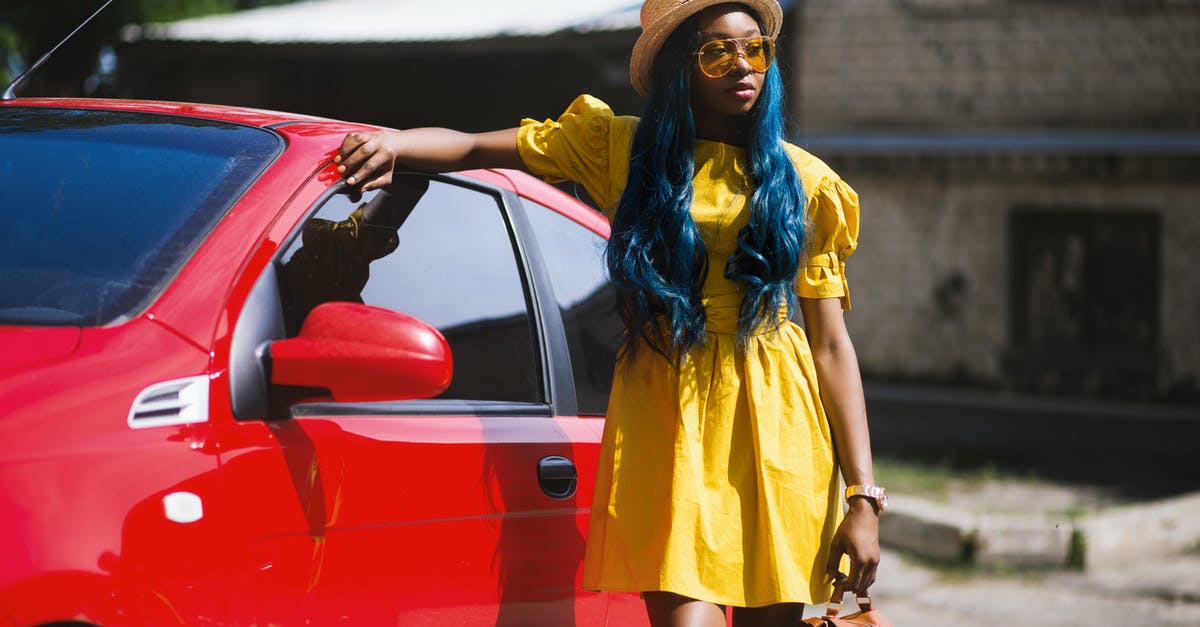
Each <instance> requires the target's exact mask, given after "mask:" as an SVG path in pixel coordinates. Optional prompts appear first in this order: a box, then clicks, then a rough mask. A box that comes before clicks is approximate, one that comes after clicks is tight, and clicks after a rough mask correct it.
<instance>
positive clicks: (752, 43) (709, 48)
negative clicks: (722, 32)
mask: <svg viewBox="0 0 1200 627" xmlns="http://www.w3.org/2000/svg"><path fill="white" fill-rule="evenodd" d="M738 57H744V58H745V59H746V62H747V63H749V64H750V69H752V70H754V71H755V72H758V73H760V74H761V73H763V72H766V71H767V68H769V67H771V63H773V62H774V61H775V40H774V39H771V38H770V37H767V36H765V35H758V36H755V37H731V38H729V39H714V40H712V41H707V42H704V45H702V46H700V49H699V50H698V51H696V64H697V65H699V66H700V71H701V72H703V73H704V75H705V76H707V77H709V78H721V77H722V76H725V75H726V74H728V73H729V72H730V71H731V70H733V66H734V65H736V64H737V60H738Z"/></svg>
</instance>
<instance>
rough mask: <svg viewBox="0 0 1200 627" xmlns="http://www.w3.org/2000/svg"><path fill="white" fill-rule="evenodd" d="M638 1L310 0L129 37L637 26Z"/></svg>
mask: <svg viewBox="0 0 1200 627" xmlns="http://www.w3.org/2000/svg"><path fill="white" fill-rule="evenodd" d="M641 4H642V3H641V2H640V1H638V0H434V1H429V0H425V1H421V2H418V1H417V0H309V1H307V2H297V3H295V4H286V5H279V6H269V7H262V8H258V9H251V10H247V11H241V12H238V13H230V14H226V15H214V16H210V17H202V18H195V19H189V20H182V21H179V22H171V23H166V24H145V25H140V26H139V25H131V26H127V27H126V28H125V30H124V32H123V33H122V36H123V38H124V39H125V40H126V41H139V40H149V41H211V42H230V43H232V42H239V43H262V44H284V43H315V44H335V43H387V42H415V41H467V40H474V39H493V38H500V37H537V36H542V35H549V34H551V33H556V32H561V31H576V32H592V31H606V30H625V29H635V28H638V27H639V12H640V8H641Z"/></svg>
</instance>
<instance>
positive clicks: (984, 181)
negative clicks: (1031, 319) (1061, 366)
mask: <svg viewBox="0 0 1200 627" xmlns="http://www.w3.org/2000/svg"><path fill="white" fill-rule="evenodd" d="M843 169H846V168H843ZM849 169H850V170H851V172H850V173H848V174H847V176H848V178H849V180H850V182H851V184H852V185H853V186H854V187H855V189H856V190H857V191H858V192H859V194H860V198H861V201H862V205H863V218H862V224H863V229H862V234H861V238H860V246H859V250H858V252H856V253H855V254H854V256H853V257H851V259H850V261H849V263H848V275H849V278H850V284H851V290H852V294H853V299H852V300H853V305H854V308H853V309H852V310H851V311H850V312H849V313H848V314H847V324H848V325H849V327H850V330H851V334H852V336H853V337H854V339H855V346H856V348H857V349H858V355H859V359H860V361H861V363H862V367H863V370H864V372H865V373H867V374H868V375H870V376H873V377H876V378H883V379H902V380H903V379H910V380H924V381H936V382H951V383H953V382H961V383H971V384H983V385H985V386H988V387H1013V386H1014V385H1015V382H1013V381H1010V376H1011V372H1009V371H1007V370H1006V369H1005V367H1004V356H1005V354H1006V353H1007V351H1008V350H1009V349H1010V348H1011V347H1012V341H1011V340H1012V338H1011V337H1010V335H1011V333H1010V323H1011V317H1012V316H1014V315H1020V312H1016V311H1014V307H1013V304H1012V302H1011V293H1012V288H1013V286H1012V284H1011V281H1012V277H1011V276H1010V264H1011V262H1012V259H1011V257H1010V255H1011V251H1010V247H1009V241H1010V239H1009V238H1010V235H1011V233H1010V219H1011V215H1012V211H1013V210H1014V209H1017V208H1030V207H1032V208H1041V209H1049V210H1061V211H1063V212H1067V213H1080V212H1098V213H1104V212H1118V211H1121V212H1124V211H1130V210H1133V211H1142V212H1149V213H1155V214H1157V215H1158V216H1159V218H1160V220H1161V222H1160V227H1161V231H1160V233H1161V239H1160V242H1159V245H1160V251H1161V257H1160V264H1161V265H1160V269H1161V275H1160V277H1147V276H1141V275H1139V273H1138V272H1136V271H1131V272H1128V273H1125V274H1124V275H1122V276H1114V277H1113V278H1112V281H1111V284H1110V285H1109V287H1110V288H1111V290H1113V291H1114V292H1117V291H1121V290H1122V289H1125V290H1128V289H1130V285H1131V284H1133V283H1135V282H1143V281H1155V280H1157V282H1158V293H1159V297H1158V298H1159V304H1160V306H1159V307H1158V321H1157V322H1158V329H1159V333H1158V337H1157V340H1156V342H1155V344H1156V345H1154V346H1147V347H1145V348H1146V350H1148V351H1150V352H1151V353H1153V354H1155V355H1156V356H1157V359H1158V360H1159V361H1158V376H1157V377H1156V379H1157V381H1156V384H1155V385H1154V386H1153V389H1149V390H1142V391H1140V392H1139V393H1138V394H1137V395H1139V396H1169V397H1175V396H1185V397H1186V396H1188V395H1192V396H1194V395H1195V393H1196V391H1197V389H1198V388H1200V325H1197V324H1196V320H1200V272H1198V271H1197V269H1196V268H1197V264H1200V255H1198V254H1197V252H1196V250H1197V249H1196V242H1197V241H1200V239H1197V238H1200V206H1198V203H1197V199H1198V198H1200V185H1198V184H1197V183H1194V182H1183V181H1174V182H1172V181H1164V180H1145V181H1114V182H1111V183H1108V184H1098V183H1096V182H1094V181H1090V180H1087V179H1078V178H1077V179H1073V180H1072V179H1065V180H1053V179H1046V178H1040V177H1038V178H1022V177H1020V176H1018V177H1014V178H1012V179H1009V180H1002V179H1000V178H992V177H986V176H980V175H978V174H962V175H949V176H928V177H922V176H919V175H904V176H900V175H895V174H870V173H862V174H860V175H857V176H856V175H855V174H854V173H853V167H852V165H851V167H850V168H849ZM1131 270H1132V269H1131ZM1095 306H1101V307H1103V306H1105V303H1098V304H1096V305H1095ZM1097 381H1098V382H1099V381H1103V379H1097ZM1046 391H1054V390H1053V389H1051V390H1046ZM1084 391H1088V390H1086V388H1085V390H1084ZM1091 392H1092V393H1093V394H1095V395H1103V394H1102V393H1103V392H1104V390H1091Z"/></svg>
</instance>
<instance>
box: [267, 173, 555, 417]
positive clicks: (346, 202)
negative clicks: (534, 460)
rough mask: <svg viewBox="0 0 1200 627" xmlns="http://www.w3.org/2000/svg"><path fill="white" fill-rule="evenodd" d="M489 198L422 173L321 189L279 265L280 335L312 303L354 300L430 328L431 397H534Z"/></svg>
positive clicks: (528, 341)
mask: <svg viewBox="0 0 1200 627" xmlns="http://www.w3.org/2000/svg"><path fill="white" fill-rule="evenodd" d="M513 241H514V240H513V237H512V233H511V229H510V228H509V223H508V220H507V218H506V217H505V215H504V212H503V209H502V207H501V205H500V202H499V200H498V199H497V197H496V196H493V195H491V194H488V193H483V192H480V191H477V190H475V189H471V188H468V187H462V186H459V185H455V184H452V183H449V182H446V181H444V180H431V179H430V178H428V177H424V176H406V177H398V178H397V180H396V182H395V183H394V184H393V185H392V186H391V187H390V188H389V191H388V192H387V193H384V192H378V191H374V192H369V193H367V194H366V195H363V196H362V197H361V198H359V197H358V196H357V195H356V194H354V193H353V192H351V193H350V194H335V195H333V196H331V197H330V198H329V199H328V200H327V201H325V203H324V204H323V205H322V206H321V207H320V209H319V210H318V211H317V214H316V215H315V216H313V217H312V218H310V219H309V220H308V222H307V223H305V225H304V227H303V231H302V233H301V234H300V237H298V238H296V240H295V241H294V242H293V243H292V244H291V246H290V247H289V249H288V250H287V251H286V252H285V254H284V256H283V259H282V263H281V265H280V268H279V282H280V296H281V298H282V301H283V309H284V320H285V326H286V327H287V333H288V335H289V336H290V335H295V334H296V333H298V332H299V330H300V327H301V325H302V324H303V321H304V318H305V317H306V316H307V315H308V312H309V311H311V310H312V308H313V307H316V306H317V305H319V304H321V303H323V302H329V301H349V302H361V303H365V304H367V305H373V306H376V307H384V308H387V309H392V310H395V311H399V312H402V313H405V314H408V315H410V316H414V317H416V318H420V319H422V320H424V321H425V322H427V323H429V324H431V325H433V326H434V327H437V329H438V330H439V331H441V333H442V335H443V336H445V338H446V341H447V342H449V344H450V351H451V354H452V355H453V358H454V376H453V380H452V381H451V384H450V387H449V388H447V389H446V391H445V392H443V393H442V395H441V396H440V398H448V399H460V400H486V401H518V402H535V403H540V402H544V400H545V399H544V394H543V393H542V378H541V376H540V374H539V373H540V367H541V366H540V360H539V359H538V358H537V354H538V353H537V344H536V343H535V341H534V335H533V329H534V325H533V316H532V314H531V309H530V305H529V303H530V299H529V296H528V290H527V289H526V283H525V280H524V278H523V276H524V273H523V271H522V269H521V265H520V264H519V263H518V256H517V252H516V247H515V246H514V244H513Z"/></svg>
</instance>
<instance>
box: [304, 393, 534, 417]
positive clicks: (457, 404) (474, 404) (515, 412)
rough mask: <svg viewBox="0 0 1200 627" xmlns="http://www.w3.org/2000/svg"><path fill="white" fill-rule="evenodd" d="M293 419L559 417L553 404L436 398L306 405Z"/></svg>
mask: <svg viewBox="0 0 1200 627" xmlns="http://www.w3.org/2000/svg"><path fill="white" fill-rule="evenodd" d="M288 412H289V415H290V417H291V418H307V417H318V416H429V415H433V416H479V417H484V416H534V417H545V416H555V415H556V413H555V411H554V409H553V407H551V405H550V404H549V403H522V402H517V401H481V400H463V399H453V398H446V399H440V398H432V399H419V400H412V401H381V402H378V403H325V402H323V403H302V404H298V405H292V406H291V407H290V408H289V409H288Z"/></svg>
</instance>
